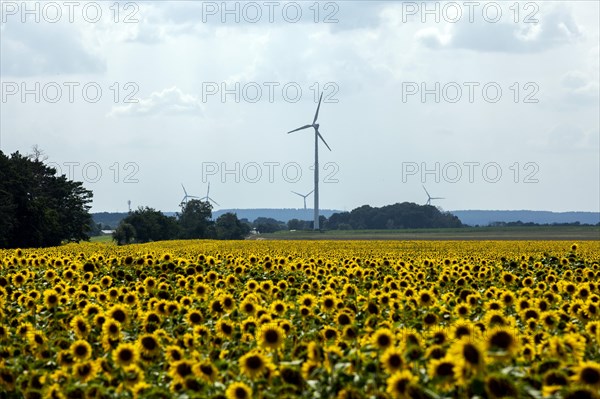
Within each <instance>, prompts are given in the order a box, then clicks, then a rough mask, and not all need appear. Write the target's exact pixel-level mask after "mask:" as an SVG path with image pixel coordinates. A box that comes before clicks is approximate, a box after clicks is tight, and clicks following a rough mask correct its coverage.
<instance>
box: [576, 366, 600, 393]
mask: <svg viewBox="0 0 600 399" xmlns="http://www.w3.org/2000/svg"><path fill="white" fill-rule="evenodd" d="M573 372H574V374H573V376H572V377H571V378H572V380H573V382H576V383H579V384H582V385H586V386H588V387H589V388H593V389H596V390H600V363H596V362H592V361H587V362H581V363H579V364H578V365H577V366H575V367H573Z"/></svg>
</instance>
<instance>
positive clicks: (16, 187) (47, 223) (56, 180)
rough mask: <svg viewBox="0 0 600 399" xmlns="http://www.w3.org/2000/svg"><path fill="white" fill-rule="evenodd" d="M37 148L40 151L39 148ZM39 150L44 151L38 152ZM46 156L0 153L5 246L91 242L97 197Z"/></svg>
mask: <svg viewBox="0 0 600 399" xmlns="http://www.w3.org/2000/svg"><path fill="white" fill-rule="evenodd" d="M36 149H37V148H36ZM38 151H39V150H38ZM42 155H43V153H42V152H41V151H39V152H37V153H36V154H35V155H34V156H28V157H24V156H22V155H21V154H19V153H18V152H15V153H14V154H12V155H11V156H10V158H9V157H7V156H6V155H5V154H4V153H3V152H2V151H0V204H1V205H0V246H2V247H5V248H15V247H45V246H52V245H60V244H61V242H63V241H81V240H87V239H89V236H88V234H87V232H88V231H89V229H90V223H91V220H92V219H91V216H90V214H89V210H90V206H89V203H90V202H91V201H92V192H91V191H89V190H86V189H85V188H84V187H83V185H82V183H80V182H74V181H70V180H67V178H66V177H65V176H64V175H63V176H57V175H56V170H55V169H54V168H51V167H49V166H47V165H45V164H44V160H45V159H46V158H45V157H44V156H42Z"/></svg>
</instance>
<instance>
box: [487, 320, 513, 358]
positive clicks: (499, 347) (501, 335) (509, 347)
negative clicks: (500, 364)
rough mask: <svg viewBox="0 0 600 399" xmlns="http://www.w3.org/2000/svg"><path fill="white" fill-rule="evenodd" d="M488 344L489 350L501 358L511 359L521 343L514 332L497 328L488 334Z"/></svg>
mask: <svg viewBox="0 0 600 399" xmlns="http://www.w3.org/2000/svg"><path fill="white" fill-rule="evenodd" d="M486 344H487V349H488V350H489V351H492V352H495V355H496V356H499V357H507V356H508V357H510V356H512V355H513V354H514V353H515V352H516V351H517V350H518V348H519V341H518V340H517V338H516V337H515V336H514V334H513V331H512V330H509V329H507V328H504V327H495V328H493V329H491V330H490V331H489V332H487V334H486Z"/></svg>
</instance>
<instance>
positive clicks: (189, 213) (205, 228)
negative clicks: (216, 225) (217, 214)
mask: <svg viewBox="0 0 600 399" xmlns="http://www.w3.org/2000/svg"><path fill="white" fill-rule="evenodd" d="M211 217H212V205H211V204H210V203H208V202H205V201H200V200H196V199H194V200H190V201H187V202H186V203H184V204H182V206H181V214H180V215H179V220H178V221H179V226H180V237H181V238H185V239H189V238H214V234H215V233H214V229H212V228H211V224H212V222H211V220H210V219H211Z"/></svg>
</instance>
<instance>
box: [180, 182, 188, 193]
mask: <svg viewBox="0 0 600 399" xmlns="http://www.w3.org/2000/svg"><path fill="white" fill-rule="evenodd" d="M181 188H183V192H184V194H185V195H186V196H187V191H185V187H183V183H181Z"/></svg>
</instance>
